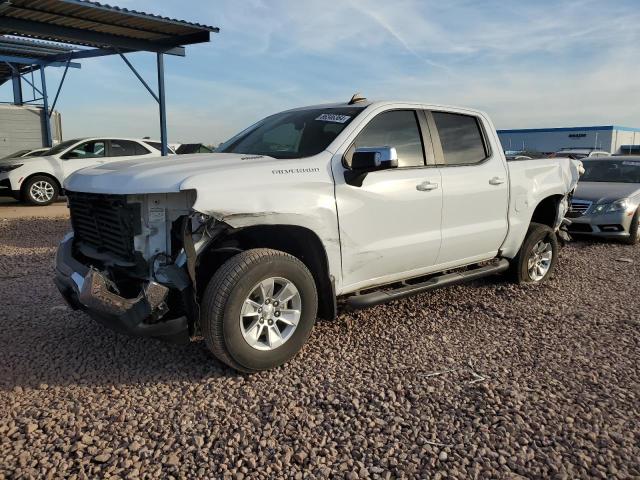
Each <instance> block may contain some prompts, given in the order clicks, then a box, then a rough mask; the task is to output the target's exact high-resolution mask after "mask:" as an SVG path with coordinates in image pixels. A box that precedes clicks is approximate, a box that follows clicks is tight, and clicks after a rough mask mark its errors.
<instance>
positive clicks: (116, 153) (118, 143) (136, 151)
mask: <svg viewBox="0 0 640 480" xmlns="http://www.w3.org/2000/svg"><path fill="white" fill-rule="evenodd" d="M147 153H149V151H148V150H147V149H146V148H144V147H143V146H142V145H140V144H139V143H138V142H133V141H131V140H111V152H110V156H112V157H134V156H136V155H146V154H147Z"/></svg>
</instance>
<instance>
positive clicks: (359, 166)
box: [351, 147, 398, 172]
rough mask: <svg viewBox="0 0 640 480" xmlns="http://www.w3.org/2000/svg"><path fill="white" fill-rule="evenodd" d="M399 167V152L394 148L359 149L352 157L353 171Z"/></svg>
mask: <svg viewBox="0 0 640 480" xmlns="http://www.w3.org/2000/svg"><path fill="white" fill-rule="evenodd" d="M397 167H398V152H396V149H395V148H394V147H359V148H356V151H355V152H353V156H352V157H351V169H352V170H355V171H358V172H370V171H373V170H385V169H387V168H397Z"/></svg>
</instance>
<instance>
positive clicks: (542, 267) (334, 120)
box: [55, 98, 579, 372]
mask: <svg viewBox="0 0 640 480" xmlns="http://www.w3.org/2000/svg"><path fill="white" fill-rule="evenodd" d="M578 169H579V166H578V165H577V164H576V163H575V162H574V161H572V160H570V159H542V160H526V161H515V162H509V163H507V161H506V160H505V157H504V155H503V152H502V148H501V145H500V142H499V140H498V136H497V134H496V131H495V129H494V127H493V125H492V123H491V121H490V120H489V119H488V118H487V116H486V115H484V114H483V113H481V112H478V111H474V110H469V109H464V108H452V107H443V106H438V105H428V104H422V103H409V102H368V101H366V100H364V99H355V98H354V99H352V100H351V101H350V102H348V103H341V104H330V105H320V106H312V107H304V108H299V109H295V110H289V111H285V112H282V113H278V114H275V115H272V116H270V117H267V118H265V119H263V120H261V121H260V122H258V123H256V124H254V125H253V126H251V127H249V128H247V129H246V130H244V131H243V132H241V133H240V134H238V135H236V136H235V137H233V138H232V139H231V140H229V141H228V142H226V143H225V144H223V145H222V146H221V147H220V148H219V149H218V151H217V153H212V154H196V155H185V156H183V157H182V158H181V160H180V162H179V163H176V161H175V159H173V158H164V159H159V158H154V159H149V160H147V159H140V160H132V161H125V162H119V163H117V164H105V165H101V166H98V167H94V168H89V169H84V170H82V171H79V172H77V173H75V174H74V175H72V176H71V177H69V179H68V180H67V181H66V183H65V189H66V192H67V196H68V199H69V207H70V211H71V212H70V213H71V223H72V227H73V232H71V233H69V234H68V235H67V236H66V237H65V238H64V240H63V241H62V243H61V244H60V247H59V250H58V254H57V266H56V279H55V281H56V284H57V285H58V288H59V290H60V291H61V293H62V294H63V296H64V297H65V298H66V299H67V301H68V302H69V304H70V305H71V306H73V307H74V308H80V309H83V310H85V311H86V312H87V313H88V314H89V315H90V316H91V317H93V318H95V319H96V320H98V321H99V322H100V323H102V324H104V325H106V326H108V327H109V328H112V329H116V330H119V331H122V332H126V333H129V334H133V335H144V336H152V337H158V338H164V339H167V340H173V341H185V342H186V341H189V340H195V339H201V338H202V337H204V340H205V341H206V343H207V345H208V347H209V348H210V349H211V351H212V352H213V353H214V354H215V355H216V356H217V357H218V358H219V359H220V360H221V361H223V362H225V363H227V364H228V365H230V366H232V367H234V368H236V369H238V370H241V371H248V372H252V371H257V370H262V369H268V368H272V367H275V366H277V365H280V364H282V363H284V362H286V361H287V360H289V359H291V358H292V357H293V356H294V355H295V354H296V353H297V352H298V351H299V350H300V349H301V348H302V346H303V345H304V343H305V342H306V341H307V339H308V337H309V335H310V333H311V329H312V327H313V325H314V322H315V320H316V317H321V318H334V317H335V316H336V312H337V310H338V308H339V306H341V307H345V308H359V307H369V306H373V305H376V304H379V303H382V302H386V301H389V300H394V299H398V298H402V297H405V296H408V295H412V294H416V293H420V292H425V291H428V290H430V289H434V288H438V287H442V286H445V285H450V284H454V283H459V282H462V281H465V280H471V279H476V278H479V277H482V276H485V275H489V274H493V273H498V272H503V271H506V270H509V269H511V271H512V273H513V275H514V278H515V279H516V280H518V281H520V282H534V283H539V282H543V281H544V280H546V279H547V278H548V277H549V275H550V274H551V272H552V271H553V269H554V265H555V262H556V259H557V255H558V240H557V238H556V232H557V230H558V228H559V226H560V224H561V222H562V220H563V218H564V215H565V212H566V210H567V205H568V197H569V196H570V195H571V192H572V191H573V189H574V188H575V186H576V183H577V179H578V176H579V173H578Z"/></svg>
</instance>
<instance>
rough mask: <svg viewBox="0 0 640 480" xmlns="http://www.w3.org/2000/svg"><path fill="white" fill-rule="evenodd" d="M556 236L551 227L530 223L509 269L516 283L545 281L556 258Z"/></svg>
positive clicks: (551, 271) (553, 267)
mask: <svg viewBox="0 0 640 480" xmlns="http://www.w3.org/2000/svg"><path fill="white" fill-rule="evenodd" d="M558 251H559V248H558V238H557V237H556V234H555V232H554V231H553V229H551V228H550V227H548V226H547V225H542V224H540V223H531V225H530V226H529V230H528V231H527V235H526V237H525V239H524V242H523V243H522V246H521V247H520V251H519V252H518V255H517V256H516V258H514V259H513V260H512V262H511V271H512V274H513V276H514V278H515V280H516V281H517V282H518V283H542V282H545V281H546V280H547V279H549V277H550V276H551V274H552V273H553V270H554V269H555V266H556V262H557V260H558Z"/></svg>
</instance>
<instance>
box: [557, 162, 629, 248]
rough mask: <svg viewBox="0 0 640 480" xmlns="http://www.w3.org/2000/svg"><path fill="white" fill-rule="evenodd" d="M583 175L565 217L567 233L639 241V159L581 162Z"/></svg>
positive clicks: (627, 241)
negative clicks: (569, 223)
mask: <svg viewBox="0 0 640 480" xmlns="http://www.w3.org/2000/svg"><path fill="white" fill-rule="evenodd" d="M582 162H583V164H584V168H585V173H584V175H582V177H580V182H579V183H578V187H577V188H576V192H575V194H574V196H573V200H572V202H571V207H570V209H569V212H568V213H567V218H568V219H569V220H571V222H572V223H571V225H570V226H569V232H571V233H574V234H581V235H592V236H597V237H606V238H618V239H620V240H623V241H624V242H626V243H628V244H631V245H635V244H637V243H638V242H639V241H640V230H639V229H638V221H639V219H640V157H622V156H618V157H608V158H606V159H593V160H591V159H584V160H582Z"/></svg>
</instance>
